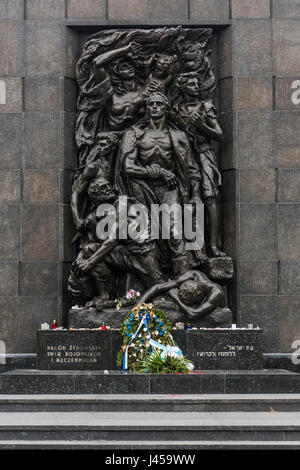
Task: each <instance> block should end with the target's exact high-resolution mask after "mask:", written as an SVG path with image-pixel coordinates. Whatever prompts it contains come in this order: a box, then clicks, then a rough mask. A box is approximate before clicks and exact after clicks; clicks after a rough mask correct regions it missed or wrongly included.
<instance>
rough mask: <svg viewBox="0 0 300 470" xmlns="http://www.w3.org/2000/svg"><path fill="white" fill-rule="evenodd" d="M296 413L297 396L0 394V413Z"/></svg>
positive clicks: (299, 402) (299, 405) (299, 396)
mask: <svg viewBox="0 0 300 470" xmlns="http://www.w3.org/2000/svg"><path fill="white" fill-rule="evenodd" d="M52 411H53V412H72V411H85V412H88V411H98V412H103V411H105V412H117V411H120V412H123V411H125V412H126V411H127V412H129V411H135V412H139V411H144V412H146V411H152V412H192V411H193V412H202V411H207V412H208V411H220V412H222V411H224V412H225V411H249V412H250V411H252V412H254V411H277V412H278V411H300V394H288V395H286V394H231V395H230V394H207V395H200V394H194V395H192V394H190V395H153V394H149V395H146V394H145V395H117V394H116V395H106V394H103V395H101V394H99V395H0V412H52Z"/></svg>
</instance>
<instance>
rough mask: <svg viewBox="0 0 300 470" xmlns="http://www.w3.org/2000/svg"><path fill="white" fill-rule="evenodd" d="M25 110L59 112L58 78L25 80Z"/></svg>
mask: <svg viewBox="0 0 300 470" xmlns="http://www.w3.org/2000/svg"><path fill="white" fill-rule="evenodd" d="M25 110H26V111H59V110H60V80H59V79H58V78H26V79H25Z"/></svg>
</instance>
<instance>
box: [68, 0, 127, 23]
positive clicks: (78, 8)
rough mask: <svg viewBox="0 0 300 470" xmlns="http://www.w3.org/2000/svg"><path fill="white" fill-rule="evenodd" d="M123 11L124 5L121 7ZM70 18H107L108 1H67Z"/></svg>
mask: <svg viewBox="0 0 300 470" xmlns="http://www.w3.org/2000/svg"><path fill="white" fill-rule="evenodd" d="M120 10H121V11H122V5H120ZM67 16H68V18H98V19H99V18H101V19H104V18H105V16H106V0H85V2H84V7H83V4H82V1H81V0H67Z"/></svg>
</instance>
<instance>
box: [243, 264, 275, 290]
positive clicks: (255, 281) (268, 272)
mask: <svg viewBox="0 0 300 470" xmlns="http://www.w3.org/2000/svg"><path fill="white" fill-rule="evenodd" d="M239 269H240V292H241V295H276V294H277V291H278V262H277V261H250V260H248V261H247V262H241V263H240V268H239Z"/></svg>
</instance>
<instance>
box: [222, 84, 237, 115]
mask: <svg viewBox="0 0 300 470" xmlns="http://www.w3.org/2000/svg"><path fill="white" fill-rule="evenodd" d="M219 101H220V108H219V109H220V113H230V112H231V111H232V109H233V106H234V81H233V78H232V77H228V78H223V79H222V80H220V82H219Z"/></svg>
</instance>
